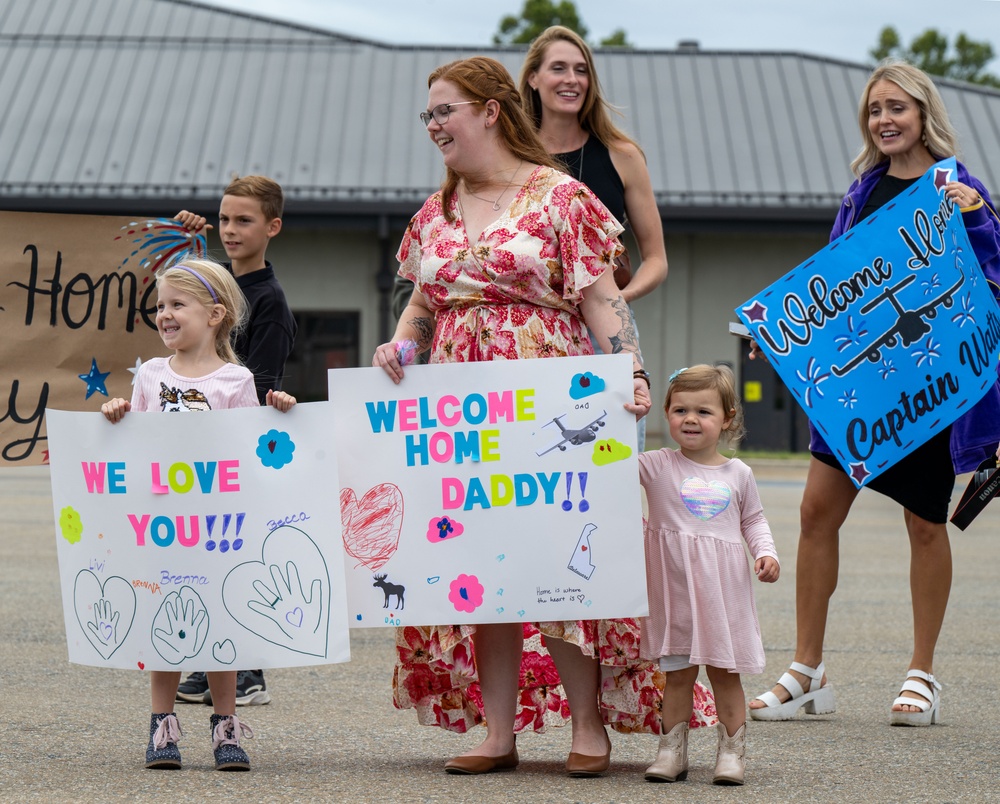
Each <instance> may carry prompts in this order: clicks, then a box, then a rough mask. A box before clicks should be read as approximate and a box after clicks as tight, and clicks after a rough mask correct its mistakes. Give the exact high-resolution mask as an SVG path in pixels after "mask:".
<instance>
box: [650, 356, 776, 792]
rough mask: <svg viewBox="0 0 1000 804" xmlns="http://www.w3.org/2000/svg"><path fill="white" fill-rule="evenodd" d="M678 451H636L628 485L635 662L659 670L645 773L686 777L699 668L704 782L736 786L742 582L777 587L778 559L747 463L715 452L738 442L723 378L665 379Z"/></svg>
mask: <svg viewBox="0 0 1000 804" xmlns="http://www.w3.org/2000/svg"><path fill="white" fill-rule="evenodd" d="M663 407H664V411H665V412H666V415H667V424H668V425H669V428H670V437H671V438H672V439H673V440H674V441H676V442H677V444H678V445H679V449H676V450H673V449H661V450H656V451H652V452H643V453H640V454H639V479H640V481H641V483H642V486H643V488H644V489H645V490H646V497H647V499H648V501H649V519H648V521H647V523H646V529H645V542H646V579H647V583H648V585H649V612H650V616H649V617H647V618H644V619H643V620H642V621H641V623H640V627H641V643H640V644H641V645H642V658H644V659H658V660H659V662H660V667H661V669H662V670H663V671H664V673H665V674H666V686H665V689H664V692H663V711H662V715H661V717H662V719H663V723H662V727H661V731H660V734H661V735H662V736H661V737H660V748H659V752H658V754H657V756H656V761H655V762H654V763H653V764H652V765H651V766H650V767H649V768H648V769H647V770H646V779H647V780H649V781H651V782H674V781H679V780H681V779H685V778H687V772H688V760H687V739H688V720H689V719H690V717H691V700H692V697H691V692H692V689H693V687H694V684H695V681H696V679H697V678H698V668H699V666H700V665H705V671H706V673H707V674H708V679H709V681H710V682H711V684H712V692H713V693H715V706H716V709H717V710H718V713H719V724H718V730H719V747H718V753H717V755H716V765H715V774H714V777H713V782H714V783H715V784H726V785H740V784H743V779H744V751H745V747H746V700H745V699H744V696H743V685H742V683H741V681H740V675H741V674H742V673H760V672H762V671H763V670H764V647H763V644H762V643H761V638H760V624H759V623H758V622H757V607H756V605H755V603H754V597H753V588H752V585H751V581H752V576H751V574H750V571H749V568H748V566H747V560H746V555H745V553H744V552H743V544H744V542H746V545H747V547H749V548H750V553H751V555H752V556H753V559H754V571H755V572H756V574H757V579H758V580H759V581H763V582H764V583H774V581H776V580H778V573H779V567H778V556H777V553H776V552H775V549H774V542H773V540H772V539H771V530H770V528H769V527H768V524H767V520H766V519H765V518H764V512H763V510H762V507H761V503H760V496H759V495H758V493H757V484H756V483H755V482H754V478H753V473H752V472H751V471H750V468H749V467H748V466H747V465H746V464H745V463H743V462H742V461H740V460H737V459H736V458H726V457H725V456H723V455H721V454H719V444H720V442H721V441H723V440H725V441H728V442H729V443H730V444H735V443H738V442H739V440H740V438H741V437H742V435H743V411H742V409H741V408H740V403H739V400H738V399H737V398H736V382H735V379H734V377H733V373H732V372H731V371H730V370H729V369H728V368H725V367H723V366H707V365H700V366H692V367H691V368H685V369H681V370H680V371H678V372H675V373H674V374H673V376H671V377H670V385H669V387H668V389H667V398H666V401H665V403H664V406H663Z"/></svg>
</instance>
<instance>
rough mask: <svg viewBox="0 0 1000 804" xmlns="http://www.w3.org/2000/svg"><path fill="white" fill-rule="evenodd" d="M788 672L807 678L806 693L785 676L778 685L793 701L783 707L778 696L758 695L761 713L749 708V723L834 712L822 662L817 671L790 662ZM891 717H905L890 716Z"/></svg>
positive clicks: (793, 678)
mask: <svg viewBox="0 0 1000 804" xmlns="http://www.w3.org/2000/svg"><path fill="white" fill-rule="evenodd" d="M791 669H792V670H794V671H795V672H796V673H801V674H802V675H804V676H808V677H809V689H808V690H804V689H802V685H801V684H799V682H798V681H796V679H795V676H793V675H792V674H791V673H785V674H784V675H783V676H782V677H781V678H779V679H778V684H780V685H781V686H782V687H784V688H785V689H786V690H788V691H789V692H790V693H791V695H792V697H791V698H789V699H788V700H787V701H785V702H784V703H782V702H781V701H780V700H778V696H777V695H775V694H774V693H773V692H771V691H770V690H768V691H767V692H765V693H764V694H763V695H758V696H757V697H756V698H754V700H755V701H763V702H764V706H763V707H762V708H760V709H754V708H752V707H751V708H750V718H751V719H752V720H791V719H792V718H793V717H795V715H796V714H798V711H799V709H801V708H802V707H805V710H806V714H807V715H828V714H830V713H831V712H835V711H836V709H837V707H836V704H835V703H834V699H833V685H832V684H830V682H827V683H826V684H823V673H824V672H825V669H826V668H825V667H824V666H823V663H822V662H820V665H819V667H816V668H812V667H807V666H806V665H804V664H800V663H799V662H792V666H791ZM821 685H822V686H821ZM904 687H905V685H904ZM893 714H904V713H903V712H893Z"/></svg>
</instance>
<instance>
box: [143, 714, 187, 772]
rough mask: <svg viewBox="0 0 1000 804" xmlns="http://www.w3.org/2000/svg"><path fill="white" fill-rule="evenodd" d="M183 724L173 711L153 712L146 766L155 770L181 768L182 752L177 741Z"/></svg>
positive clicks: (150, 721) (150, 720)
mask: <svg viewBox="0 0 1000 804" xmlns="http://www.w3.org/2000/svg"><path fill="white" fill-rule="evenodd" d="M180 738H181V724H180V723H178V722H177V715H175V714H174V713H173V712H163V713H161V714H153V715H151V716H150V718H149V745H148V746H147V747H146V767H147V768H153V769H155V770H180V767H181V752H180V751H179V750H178V748H177V741H178V740H179V739H180Z"/></svg>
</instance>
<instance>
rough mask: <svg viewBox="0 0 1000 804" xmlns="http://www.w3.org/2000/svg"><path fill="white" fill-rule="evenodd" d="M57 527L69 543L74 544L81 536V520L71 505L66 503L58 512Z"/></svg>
mask: <svg viewBox="0 0 1000 804" xmlns="http://www.w3.org/2000/svg"><path fill="white" fill-rule="evenodd" d="M59 528H60V529H61V530H62V535H63V538H64V539H65V540H66V541H68V542H69V543H70V544H76V543H77V542H78V541H80V538H81V537H82V536H83V521H82V520H81V519H80V514H79V513H78V512H77V510H76V509H75V508H74V507H73V506H72V505H67V506H66V507H65V508H63V509H62V511H60V512H59Z"/></svg>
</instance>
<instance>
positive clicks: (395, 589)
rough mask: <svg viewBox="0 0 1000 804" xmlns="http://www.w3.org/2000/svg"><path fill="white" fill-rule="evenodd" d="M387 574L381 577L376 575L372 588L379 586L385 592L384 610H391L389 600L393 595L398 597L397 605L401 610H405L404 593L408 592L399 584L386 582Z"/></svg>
mask: <svg viewBox="0 0 1000 804" xmlns="http://www.w3.org/2000/svg"><path fill="white" fill-rule="evenodd" d="M386 575H387V573H383V574H381V575H375V576H374V578H375V583H373V584H372V586H378V587H379V588H381V589H382V591H383V592H385V605H384V606H382V608H383V609H387V608H389V598H390V597H392V596H393V595H395V596H396V603H397V605H398V606H399V608H400V609H402V608H403V593H404V592H405V591H406V587H405V586H401V585H400V584H398V583H389V582H388V581H387V580H386Z"/></svg>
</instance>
